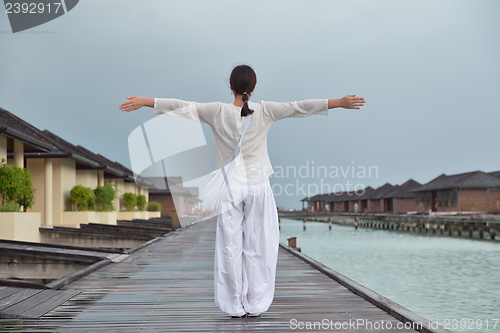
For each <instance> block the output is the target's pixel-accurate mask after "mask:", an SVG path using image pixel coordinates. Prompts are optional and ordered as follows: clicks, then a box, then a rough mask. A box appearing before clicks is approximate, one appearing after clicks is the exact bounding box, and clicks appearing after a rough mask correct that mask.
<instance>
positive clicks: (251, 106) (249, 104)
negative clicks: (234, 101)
mask: <svg viewBox="0 0 500 333" xmlns="http://www.w3.org/2000/svg"><path fill="white" fill-rule="evenodd" d="M247 104H248V109H249V110H252V111H253V104H254V103H252V102H250V101H248V102H247Z"/></svg>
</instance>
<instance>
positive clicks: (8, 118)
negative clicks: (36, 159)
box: [0, 108, 58, 151]
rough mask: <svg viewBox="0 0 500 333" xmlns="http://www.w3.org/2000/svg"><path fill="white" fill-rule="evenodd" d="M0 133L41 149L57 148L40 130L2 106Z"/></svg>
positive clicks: (50, 149)
mask: <svg viewBox="0 0 500 333" xmlns="http://www.w3.org/2000/svg"><path fill="white" fill-rule="evenodd" d="M0 133H3V134H5V135H6V136H8V137H11V138H14V139H16V140H19V141H22V142H24V143H27V144H29V145H31V146H33V147H35V148H38V149H40V150H42V151H57V150H58V149H57V148H56V147H55V146H54V145H53V144H52V143H51V142H50V140H49V139H48V138H47V137H46V136H45V135H44V134H43V132H42V131H40V130H39V129H38V128H36V127H34V126H32V125H31V124H29V123H27V122H26V121H24V120H22V119H21V118H19V117H17V116H15V115H14V114H13V113H11V112H9V111H7V110H5V109H2V108H0Z"/></svg>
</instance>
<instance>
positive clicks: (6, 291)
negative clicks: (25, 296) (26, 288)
mask: <svg viewBox="0 0 500 333" xmlns="http://www.w3.org/2000/svg"><path fill="white" fill-rule="evenodd" d="M2 288H3V289H1V290H0V300H1V299H3V298H5V297H8V296H10V295H12V294H15V293H17V292H19V291H20V290H21V288H16V287H2Z"/></svg>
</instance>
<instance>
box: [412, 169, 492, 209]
mask: <svg viewBox="0 0 500 333" xmlns="http://www.w3.org/2000/svg"><path fill="white" fill-rule="evenodd" d="M412 192H414V193H415V194H416V205H417V211H418V212H421V213H422V212H428V211H431V212H447V213H451V214H464V213H465V214H467V213H473V212H490V213H500V171H496V172H491V173H485V172H482V171H474V172H466V173H460V174H456V175H445V174H442V175H440V176H438V177H436V178H435V179H433V180H431V181H430V182H428V183H427V184H424V185H422V186H419V187H417V188H415V189H413V190H412Z"/></svg>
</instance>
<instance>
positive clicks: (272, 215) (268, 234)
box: [120, 65, 365, 317]
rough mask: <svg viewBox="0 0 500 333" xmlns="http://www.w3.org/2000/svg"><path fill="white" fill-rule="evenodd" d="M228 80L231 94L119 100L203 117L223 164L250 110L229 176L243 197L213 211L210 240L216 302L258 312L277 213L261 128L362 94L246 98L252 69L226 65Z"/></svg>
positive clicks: (272, 265)
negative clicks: (219, 98) (222, 98)
mask: <svg viewBox="0 0 500 333" xmlns="http://www.w3.org/2000/svg"><path fill="white" fill-rule="evenodd" d="M229 83H230V86H231V91H232V92H233V94H234V102H233V103H232V104H227V103H221V102H216V103H195V102H187V101H182V100H178V99H167V98H146V97H141V96H135V95H134V96H130V97H127V99H128V101H127V102H124V103H122V104H121V105H120V109H121V110H122V111H125V112H130V111H134V110H137V109H139V108H141V107H143V106H148V107H152V108H154V113H165V114H169V115H173V116H178V117H184V118H188V119H193V120H197V121H202V122H204V123H207V124H208V125H210V127H211V128H212V130H213V133H214V136H215V141H216V146H217V168H220V167H222V165H224V163H225V162H226V161H227V159H228V158H229V157H230V156H231V154H232V153H233V151H234V148H235V146H236V144H237V143H238V141H239V139H240V135H241V132H242V127H243V121H244V119H245V117H246V116H248V115H250V114H251V115H252V118H251V121H250V126H249V127H248V131H247V132H246V134H245V136H244V137H243V142H242V146H241V152H240V155H241V158H240V159H241V163H240V165H239V166H238V167H236V168H235V170H234V174H233V177H232V179H231V181H230V183H231V185H230V186H231V192H234V193H243V192H244V193H245V195H244V199H243V200H242V202H240V203H237V204H236V205H235V206H234V207H233V208H232V209H230V210H228V211H225V212H223V213H222V214H220V215H219V216H218V217H217V231H216V244H215V265H214V268H215V278H214V280H215V281H214V287H215V303H216V304H217V306H218V307H219V308H220V309H221V310H222V311H224V312H226V313H227V314H229V315H231V316H233V317H242V316H246V315H248V316H258V315H260V314H261V313H262V312H264V311H267V309H268V308H269V306H270V305H271V302H272V300H273V297H274V280H275V274H276V262H277V258H278V247H279V230H278V214H277V211H276V203H275V201H274V196H273V192H272V190H271V186H270V184H269V176H270V175H271V174H273V169H272V166H271V162H270V160H269V156H268V153H267V132H268V131H269V129H270V128H271V126H272V125H273V123H274V122H275V121H277V120H280V119H284V118H290V117H295V118H300V117H308V116H310V115H312V114H321V115H327V114H328V109H332V108H337V107H341V108H345V109H359V108H360V107H361V106H363V105H364V103H365V100H364V98H362V97H356V95H347V96H344V97H343V98H339V99H317V100H305V101H300V102H290V103H276V102H259V103H255V104H254V103H252V102H250V101H249V99H250V96H251V94H252V92H253V91H254V89H255V85H256V84H257V76H256V75H255V72H254V71H253V69H252V68H251V67H249V66H246V65H240V66H237V67H235V68H234V69H233V71H232V73H231V76H230V79H229Z"/></svg>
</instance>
